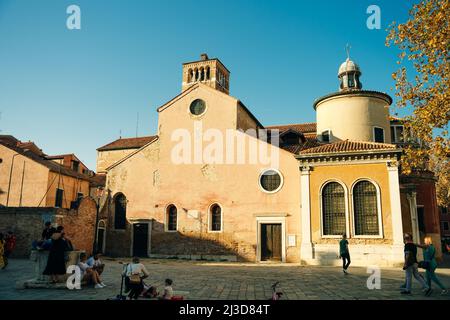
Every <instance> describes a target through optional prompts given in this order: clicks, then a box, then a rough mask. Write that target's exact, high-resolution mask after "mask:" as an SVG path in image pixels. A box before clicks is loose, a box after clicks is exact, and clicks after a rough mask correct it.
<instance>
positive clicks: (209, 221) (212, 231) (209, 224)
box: [207, 202, 223, 233]
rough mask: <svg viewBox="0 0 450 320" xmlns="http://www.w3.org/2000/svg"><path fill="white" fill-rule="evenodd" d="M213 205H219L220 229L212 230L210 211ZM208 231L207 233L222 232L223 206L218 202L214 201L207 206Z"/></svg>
mask: <svg viewBox="0 0 450 320" xmlns="http://www.w3.org/2000/svg"><path fill="white" fill-rule="evenodd" d="M214 205H218V206H219V207H220V230H212V211H211V208H212V207H213V206H214ZM207 219H208V232H209V233H223V206H222V205H221V204H220V203H219V202H214V203H212V204H211V205H210V206H209V207H208V218H207Z"/></svg>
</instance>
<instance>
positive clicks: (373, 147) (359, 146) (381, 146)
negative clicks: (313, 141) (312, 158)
mask: <svg viewBox="0 0 450 320" xmlns="http://www.w3.org/2000/svg"><path fill="white" fill-rule="evenodd" d="M397 149H398V148H397V147H396V146H395V145H393V144H388V143H377V142H367V141H350V140H343V141H339V142H334V143H328V144H324V145H321V146H318V147H314V148H309V149H306V150H303V151H301V152H300V154H302V155H303V154H304V155H309V154H323V153H341V152H357V151H382V150H392V151H395V150H397Z"/></svg>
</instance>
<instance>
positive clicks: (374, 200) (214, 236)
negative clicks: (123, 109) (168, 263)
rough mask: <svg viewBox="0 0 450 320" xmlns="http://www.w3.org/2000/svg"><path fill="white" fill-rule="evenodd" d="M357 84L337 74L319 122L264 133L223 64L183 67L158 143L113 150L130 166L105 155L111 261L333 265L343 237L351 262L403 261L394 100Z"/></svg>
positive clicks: (319, 109) (351, 67)
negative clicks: (160, 258) (115, 258)
mask: <svg viewBox="0 0 450 320" xmlns="http://www.w3.org/2000/svg"><path fill="white" fill-rule="evenodd" d="M360 75H361V70H360V69H359V67H358V66H357V65H356V64H355V63H354V62H352V61H351V60H349V59H347V61H345V62H344V63H343V64H342V65H341V67H340V68H339V72H338V78H339V80H340V89H339V91H338V92H336V93H333V94H330V95H326V96H324V97H322V98H320V99H318V100H316V101H315V103H314V108H315V110H316V113H317V123H307V124H292V125H280V126H268V127H265V126H263V125H262V124H261V123H260V122H259V121H258V119H256V118H255V117H254V116H253V115H252V113H251V112H250V111H249V109H247V107H246V106H245V105H244V104H243V103H242V102H241V101H240V100H238V99H236V98H234V97H232V96H230V95H229V77H230V72H229V71H228V69H227V68H225V67H224V65H223V64H222V63H221V62H220V60H218V59H209V58H208V57H207V55H202V56H201V59H200V60H199V61H195V62H190V63H186V64H183V77H182V78H183V82H182V92H181V93H180V94H179V95H178V96H176V97H174V98H173V99H171V100H170V101H168V102H167V103H165V104H164V105H163V106H161V107H159V108H158V110H157V111H158V131H157V135H155V136H152V137H151V138H149V137H147V138H146V139H147V140H146V143H145V144H144V145H142V146H140V147H137V148H128V149H127V148H120V145H125V146H126V145H133V142H132V140H133V139H130V141H115V142H113V143H111V144H112V145H116V146H117V147H118V150H126V154H123V157H120V156H117V154H115V153H114V154H113V153H111V156H109V154H108V153H102V152H106V151H111V150H105V147H106V148H108V147H107V146H108V145H107V146H104V147H102V148H99V149H98V151H99V153H98V155H99V157H98V163H97V167H98V168H99V167H101V168H102V170H104V171H105V172H106V174H107V182H106V193H105V197H104V198H103V199H102V212H101V216H102V225H104V228H105V229H106V238H105V242H106V244H105V251H106V253H107V254H111V255H115V256H129V255H143V256H172V257H178V258H187V259H189V258H191V259H192V258H194V259H219V260H220V259H224V260H242V261H257V262H260V261H283V262H303V263H308V264H335V263H339V262H338V260H337V242H338V239H339V238H340V237H341V236H342V234H343V233H346V234H347V236H348V238H349V242H350V246H351V248H352V249H351V250H352V261H353V262H354V263H355V264H360V265H368V264H373V263H376V264H378V265H395V264H399V263H401V262H402V259H403V232H404V230H406V229H408V228H409V227H408V226H413V227H414V228H415V223H416V220H412V218H411V217H412V216H411V210H409V208H406V209H405V208H403V211H402V201H401V198H402V195H401V188H400V180H399V159H400V156H401V148H400V147H399V146H398V145H396V144H391V141H392V137H391V122H390V117H389V112H388V108H389V105H390V104H391V102H392V99H391V98H390V97H389V96H388V95H386V94H384V93H381V92H377V91H369V90H362V86H361V83H360V81H359V77H360ZM266 136H269V137H270V139H266ZM186 137H187V138H186ZM144 138H145V137H144ZM119 140H123V139H119ZM218 141H220V143H219V144H217V142H218ZM236 141H240V142H236ZM136 142H137V143H139V142H138V141H136ZM183 142H184V143H185V145H186V144H187V145H188V146H189V151H188V152H186V149H183V148H180V144H182V143H183ZM239 143H242V145H244V147H243V148H241V149H239V148H237V149H236V144H237V145H239ZM218 145H220V146H221V147H217V146H218ZM230 145H231V147H230ZM242 145H240V146H242ZM247 146H248V148H247ZM197 148H200V149H201V150H203V151H204V153H201V155H200V156H198V152H197V151H196V150H197ZM130 149H131V150H130ZM230 150H233V151H236V150H240V151H241V152H240V155H241V156H242V158H243V159H239V155H238V156H236V154H234V153H233V154H232V155H230ZM238 153H239V152H238ZM218 154H222V158H220V157H217V155H218ZM256 154H258V155H259V156H260V155H261V154H264V155H266V156H267V157H268V158H270V159H271V160H270V161H251V160H252V159H253V158H255V155H256ZM202 155H203V156H202ZM205 155H207V156H210V155H214V156H215V157H212V158H211V157H210V158H208V157H205ZM118 158H120V159H118ZM274 159H276V161H273V160H274ZM241 160H242V161H241ZM253 160H254V159H253ZM258 160H261V159H260V158H258ZM266 160H267V159H266ZM405 210H406V212H405ZM429 215H430V216H431V217H433V215H434V212H432V211H430V213H429ZM432 227H434V225H432V226H431V228H432ZM411 229H412V228H411Z"/></svg>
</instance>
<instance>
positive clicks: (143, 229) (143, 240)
mask: <svg viewBox="0 0 450 320" xmlns="http://www.w3.org/2000/svg"><path fill="white" fill-rule="evenodd" d="M148 226H149V224H148V223H134V224H133V256H137V257H148V240H149V236H148V229H149V227H148Z"/></svg>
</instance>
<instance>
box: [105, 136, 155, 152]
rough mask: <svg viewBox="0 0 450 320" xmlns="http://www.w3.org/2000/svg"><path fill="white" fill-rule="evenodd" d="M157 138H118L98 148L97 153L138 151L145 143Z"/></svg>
mask: <svg viewBox="0 0 450 320" xmlns="http://www.w3.org/2000/svg"><path fill="white" fill-rule="evenodd" d="M157 137H158V136H147V137H137V138H120V139H117V140H115V141H113V142H111V143H108V144H106V145H104V146H103V147H100V148H98V149H97V150H98V151H106V150H120V149H139V148H141V147H143V146H145V145H146V144H147V143H150V142H152V141H153V140H155V139H156V138H157Z"/></svg>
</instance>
